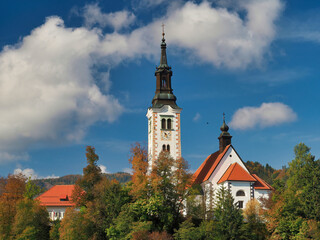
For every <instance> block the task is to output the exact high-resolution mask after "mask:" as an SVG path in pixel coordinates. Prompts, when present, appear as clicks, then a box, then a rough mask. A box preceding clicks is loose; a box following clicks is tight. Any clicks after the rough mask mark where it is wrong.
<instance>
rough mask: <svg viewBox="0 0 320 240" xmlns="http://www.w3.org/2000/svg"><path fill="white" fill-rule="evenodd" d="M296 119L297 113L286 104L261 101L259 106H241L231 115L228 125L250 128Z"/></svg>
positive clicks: (236, 127) (237, 127)
mask: <svg viewBox="0 0 320 240" xmlns="http://www.w3.org/2000/svg"><path fill="white" fill-rule="evenodd" d="M296 119H297V114H296V113H295V112H294V111H293V110H292V109H291V108H290V107H289V106H287V105H285V104H283V103H280V102H275V103H262V105H261V106H260V107H243V108H240V109H238V110H237V111H236V112H235V114H234V115H233V116H232V120H231V123H230V126H231V127H233V128H235V129H242V130H244V129H250V128H254V127H256V126H260V127H269V126H274V125H279V124H282V123H286V122H292V121H295V120H296Z"/></svg>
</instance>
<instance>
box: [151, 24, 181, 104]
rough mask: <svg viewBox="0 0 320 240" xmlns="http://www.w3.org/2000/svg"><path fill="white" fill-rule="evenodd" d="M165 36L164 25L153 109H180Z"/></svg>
mask: <svg viewBox="0 0 320 240" xmlns="http://www.w3.org/2000/svg"><path fill="white" fill-rule="evenodd" d="M164 36H165V33H164V24H162V41H161V57H160V65H159V66H158V67H157V68H156V72H155V76H156V92H155V96H154V98H153V99H152V107H156V108H161V107H162V106H163V105H170V106H171V107H172V108H179V107H178V106H177V104H176V100H177V98H176V96H175V95H174V94H173V90H172V87H171V76H172V71H171V67H169V65H168V62H167V44H166V40H165V38H164Z"/></svg>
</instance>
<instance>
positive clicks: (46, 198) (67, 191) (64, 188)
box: [37, 185, 74, 207]
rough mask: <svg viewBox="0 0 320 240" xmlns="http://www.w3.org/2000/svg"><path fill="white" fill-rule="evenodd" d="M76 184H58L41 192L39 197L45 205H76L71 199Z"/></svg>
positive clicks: (41, 203)
mask: <svg viewBox="0 0 320 240" xmlns="http://www.w3.org/2000/svg"><path fill="white" fill-rule="evenodd" d="M73 189H74V185H56V186H53V187H52V188H50V189H49V190H48V191H46V192H44V193H43V194H41V195H40V196H39V197H37V199H38V200H39V201H40V205H43V206H66V207H71V206H74V203H73V202H72V201H71V196H72V191H73Z"/></svg>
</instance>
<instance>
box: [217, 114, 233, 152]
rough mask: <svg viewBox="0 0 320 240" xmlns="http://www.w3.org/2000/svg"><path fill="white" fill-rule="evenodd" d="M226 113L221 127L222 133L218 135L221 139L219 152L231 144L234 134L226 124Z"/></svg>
mask: <svg viewBox="0 0 320 240" xmlns="http://www.w3.org/2000/svg"><path fill="white" fill-rule="evenodd" d="M225 116H226V115H225V113H223V123H222V126H221V127H220V130H221V134H220V136H219V137H218V139H219V152H220V153H222V152H223V150H224V149H225V148H226V146H228V145H230V144H231V138H232V136H231V135H230V133H229V132H228V130H229V127H228V125H227V124H226V119H225Z"/></svg>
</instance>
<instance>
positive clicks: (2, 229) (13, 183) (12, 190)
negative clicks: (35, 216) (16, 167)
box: [0, 174, 26, 240]
mask: <svg viewBox="0 0 320 240" xmlns="http://www.w3.org/2000/svg"><path fill="white" fill-rule="evenodd" d="M25 182H26V178H25V177H24V176H23V175H22V174H17V175H9V176H8V178H7V179H5V181H3V182H2V184H1V188H2V189H1V190H0V192H1V193H2V194H1V196H0V239H4V240H6V239H10V237H11V235H12V224H13V222H14V217H15V215H16V204H17V202H18V201H19V200H21V199H23V195H24V192H25Z"/></svg>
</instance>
